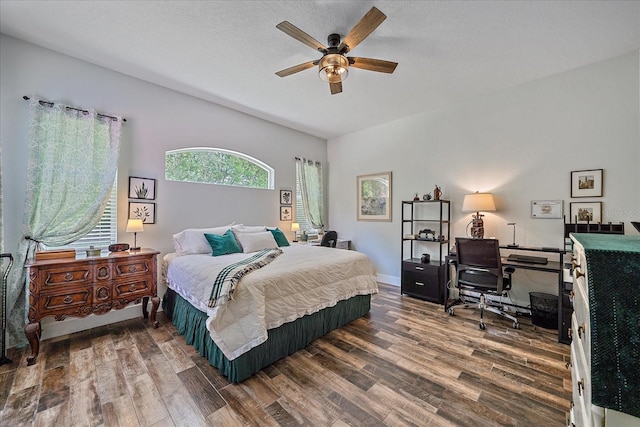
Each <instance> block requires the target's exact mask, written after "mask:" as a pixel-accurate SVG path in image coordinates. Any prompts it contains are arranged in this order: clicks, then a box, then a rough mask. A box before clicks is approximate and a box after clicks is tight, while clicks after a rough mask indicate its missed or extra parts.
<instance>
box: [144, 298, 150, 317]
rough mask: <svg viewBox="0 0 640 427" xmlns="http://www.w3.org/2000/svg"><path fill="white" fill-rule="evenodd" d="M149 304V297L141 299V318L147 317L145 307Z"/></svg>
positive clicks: (147, 313)
mask: <svg viewBox="0 0 640 427" xmlns="http://www.w3.org/2000/svg"><path fill="white" fill-rule="evenodd" d="M148 304H149V297H142V317H143V318H145V319H146V318H147V317H149V312H148V311H147V305H148Z"/></svg>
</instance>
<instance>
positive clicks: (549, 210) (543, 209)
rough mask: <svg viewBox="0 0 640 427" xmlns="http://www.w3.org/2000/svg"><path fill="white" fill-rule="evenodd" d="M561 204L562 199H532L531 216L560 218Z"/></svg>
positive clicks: (562, 204)
mask: <svg viewBox="0 0 640 427" xmlns="http://www.w3.org/2000/svg"><path fill="white" fill-rule="evenodd" d="M563 206H564V203H563V201H562V200H532V201H531V218H536V219H539V218H562V215H563V214H564V209H563Z"/></svg>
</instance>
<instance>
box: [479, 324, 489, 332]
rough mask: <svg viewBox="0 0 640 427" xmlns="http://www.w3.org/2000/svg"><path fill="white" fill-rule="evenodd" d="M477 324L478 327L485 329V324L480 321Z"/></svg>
mask: <svg viewBox="0 0 640 427" xmlns="http://www.w3.org/2000/svg"><path fill="white" fill-rule="evenodd" d="M478 326H480V329H482V330H483V331H484V330H485V329H487V326H486V325H485V324H484V323H480V324H479V325H478Z"/></svg>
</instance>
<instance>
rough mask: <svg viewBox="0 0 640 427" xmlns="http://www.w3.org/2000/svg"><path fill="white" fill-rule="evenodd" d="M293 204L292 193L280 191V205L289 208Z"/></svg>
mask: <svg viewBox="0 0 640 427" xmlns="http://www.w3.org/2000/svg"><path fill="white" fill-rule="evenodd" d="M292 203H293V192H292V191H291V190H280V204H281V205H287V206H291V204H292Z"/></svg>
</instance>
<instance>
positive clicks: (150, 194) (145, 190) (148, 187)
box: [129, 176, 156, 200]
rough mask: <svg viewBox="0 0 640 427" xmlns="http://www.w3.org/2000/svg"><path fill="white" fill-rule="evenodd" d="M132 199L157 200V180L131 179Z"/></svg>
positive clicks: (130, 195)
mask: <svg viewBox="0 0 640 427" xmlns="http://www.w3.org/2000/svg"><path fill="white" fill-rule="evenodd" d="M129 198H130V199H145V200H155V199H156V180H155V179H153V178H140V177H137V176H130V177H129Z"/></svg>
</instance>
